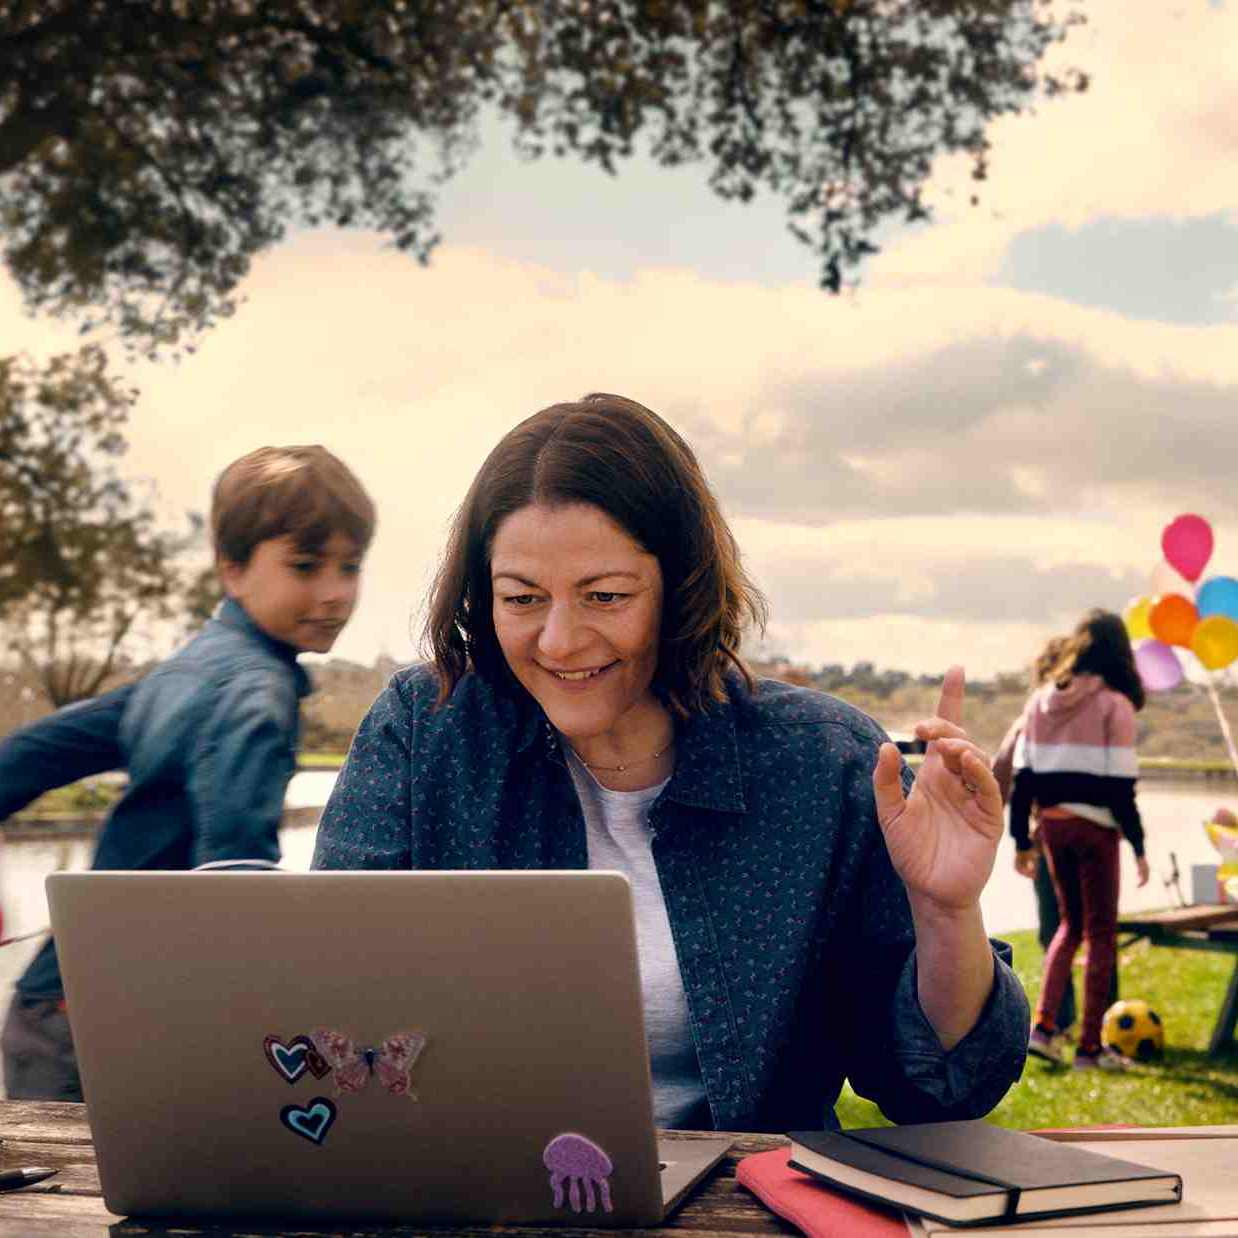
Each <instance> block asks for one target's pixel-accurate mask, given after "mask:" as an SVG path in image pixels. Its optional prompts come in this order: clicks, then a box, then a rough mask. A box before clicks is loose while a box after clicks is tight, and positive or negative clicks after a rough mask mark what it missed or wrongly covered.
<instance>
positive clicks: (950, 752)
mask: <svg viewBox="0 0 1238 1238" xmlns="http://www.w3.org/2000/svg"><path fill="white" fill-rule="evenodd" d="M933 748H934V750H935V751H936V753H937V755H938V756H939V757H940V758H941V760H942V763H943V764H944V765H945V767H946V768H947V769H948V770H949V771H950V772H951V773H952V774H958V773H961V772H962V762H963V757H964V755H965V754H966V753H969V752H970V753H971V754H972V755H973V756H974V757H975V758H976V760H977V761H978V762H979V763H980V764H981V765H982V766H983V767H984V771H985V772H986V773H987V774H989V775H990V777H991V776H992V770H991V768H990V765H989V758H988V756H987V755H986V754H985V752H984V751H983V750H982V749H980V748H979V747H977V746H976V745H975V744H973V743H972V741H971V740H970V739H938V740H936V741H935V742H934V744H933ZM995 781H996V780H995Z"/></svg>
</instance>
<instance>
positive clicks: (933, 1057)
mask: <svg viewBox="0 0 1238 1238" xmlns="http://www.w3.org/2000/svg"><path fill="white" fill-rule="evenodd" d="M989 940H990V944H991V945H992V947H993V988H992V989H991V990H990V992H989V998H988V1001H987V1002H986V1003H985V1005H984V1009H983V1010H982V1011H981V1012H980V1017H979V1019H977V1020H976V1023H975V1026H974V1027H973V1028H972V1029H971V1031H970V1032H968V1033H967V1035H966V1036H964V1037H963V1039H962V1040H960V1041H959V1043H958V1044H957V1045H955V1046H954V1048H953V1049H951V1050H949V1051H948V1052H947V1051H946V1050H945V1049H943V1048H942V1046H941V1041H940V1040H938V1038H937V1033H936V1032H935V1031H934V1030H933V1026H932V1024H931V1023H929V1021H928V1019H927V1018H926V1016H925V1014H924V1011H923V1010H921V1009H920V1001H919V998H918V997H917V989H916V958H915V952H914V951H913V952H912V955H911V957H910V958H909V959H908V960H907V963H906V965H905V967H904V968H903V972H902V975H901V976H900V977H899V981H898V986H897V988H896V989H895V991H894V1002H893V1012H892V1013H893V1036H892V1043H893V1052H894V1060H895V1062H896V1063H897V1064H898V1068H899V1072H900V1074H901V1075H902V1078H903V1080H904V1086H903V1088H902V1089H901V1091H902V1096H901V1097H900V1098H899V1100H898V1101H897V1102H896V1103H895V1104H894V1108H895V1112H893V1113H892V1112H890V1111H889V1110H888V1109H887V1108H886V1106H885V1105H883V1106H882V1109H883V1111H884V1112H885V1113H886V1116H887V1117H889V1118H891V1119H892V1120H894V1121H898V1122H936V1121H945V1120H948V1119H953V1118H979V1117H983V1116H984V1115H985V1114H986V1113H988V1112H989V1111H990V1110H992V1109H993V1107H994V1106H995V1105H997V1103H998V1102H999V1101H1000V1100H1001V1099H1002V1097H1003V1096H1005V1095H1006V1092H1007V1091H1008V1090H1009V1089H1010V1086H1011V1085H1012V1084H1013V1083H1015V1082H1016V1081H1017V1080H1018V1078H1019V1076H1020V1075H1021V1074H1022V1073H1023V1064H1024V1062H1025V1061H1026V1059H1027V1029H1028V1026H1029V1020H1030V1012H1029V1009H1028V1004H1027V995H1026V994H1025V993H1024V992H1023V986H1022V985H1021V984H1020V983H1019V980H1018V977H1017V976H1016V975H1015V974H1014V972H1013V971H1012V970H1011V968H1010V960H1011V951H1010V947H1009V946H1008V945H1007V944H1006V943H1005V942H1004V941H996V940H994V939H992V938H990V939H989Z"/></svg>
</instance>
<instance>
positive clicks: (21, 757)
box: [0, 684, 133, 821]
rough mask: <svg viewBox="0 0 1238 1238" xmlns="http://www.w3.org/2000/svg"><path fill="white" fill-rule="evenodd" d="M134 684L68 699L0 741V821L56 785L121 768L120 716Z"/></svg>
mask: <svg viewBox="0 0 1238 1238" xmlns="http://www.w3.org/2000/svg"><path fill="white" fill-rule="evenodd" d="M132 692H133V684H126V685H125V686H124V687H123V688H114V689H113V690H112V691H111V692H105V693H103V695H102V696H95V697H91V699H90V700H88V701H78V702H77V704H75V705H66V706H65V707H64V708H63V709H58V710H57V711H56V712H55V713H54V714H49V715H48V716H47V717H46V718H40V719H39V720H38V722H32V723H31V724H30V725H29V726H24V727H22V728H21V729H20V730H17V731H13V732H12V734H10V735H6V736H5V738H4V740H3V742H0V821H3V820H4V819H5V818H6V817H11V816H12V815H13V814H14V813H15V812H20V811H21V810H22V809H23V808H25V807H26V805H27V804H29V803H30V802H31V801H32V800H36V799H38V798H39V796H40V795H42V794H43V793H44V792H45V791H50V790H52V789H53V788H54V787H63V786H67V785H68V784H69V783H71V782H76V781H77V780H78V779H79V778H89V777H90V776H91V775H92V774H102V773H103V772H104V771H105V770H110V769H120V768H121V766H123V765H124V763H125V756H124V753H123V752H121V750H120V720H121V717H122V716H123V715H124V712H125V706H126V705H127V704H128V703H129V697H130V695H131V694H132Z"/></svg>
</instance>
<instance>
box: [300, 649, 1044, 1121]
mask: <svg viewBox="0 0 1238 1238" xmlns="http://www.w3.org/2000/svg"><path fill="white" fill-rule="evenodd" d="M437 690H438V688H437V682H436V681H435V678H434V675H433V673H432V672H431V671H430V669H429V668H427V667H413V668H410V669H407V670H404V671H401V672H400V673H399V674H397V675H396V676H395V677H394V678H393V679H392V681H391V683H390V684H389V685H388V687H387V688H386V690H385V691H384V692H383V694H382V695H381V696H380V697H379V698H378V700H377V701H376V702H375V704H374V706H373V707H372V708H371V710H370V712H369V714H368V716H367V717H366V718H365V720H364V721H363V722H362V724H361V727H360V728H359V730H358V731H357V734H356V736H355V738H354V740H353V745H352V749H351V751H350V753H349V756H348V761H347V764H346V765H345V767H344V769H343V771H342V773H341V775H340V778H339V780H338V782H337V783H336V786H335V790H334V793H333V794H332V796H331V799H330V802H329V803H328V805H327V808H326V811H325V813H324V815H323V818H322V821H321V823H320V826H319V831H318V840H317V849H316V851H315V854H314V867H315V868H372V869H406V868H426V869H447V868H471V869H477V868H585V867H587V856H586V846H585V828H584V820H583V817H582V813H581V808H580V803H579V801H578V799H577V796H576V791H575V788H574V787H573V785H572V781H571V777H570V775H569V772H568V770H567V768H566V767H565V765H564V763H563V759H562V755H561V753H560V750H559V746H558V741H557V739H556V738H555V736H554V733H553V732H552V731H551V729H550V727H549V724H548V722H547V721H546V718H545V715H544V714H543V713H542V712H541V710H540V709H539V708H538V707H537V706H536V705H535V704H534V702H533V701H532V698H531V697H528V696H527V694H524V693H523V692H519V694H518V695H517V694H515V693H508V692H506V691H496V690H494V689H493V688H491V687H490V686H488V685H487V684H486V683H484V682H483V681H482V680H481V679H479V678H478V677H477V676H476V675H472V674H470V675H466V676H465V678H464V679H463V680H461V682H460V683H459V684H458V685H457V687H456V689H455V691H454V692H453V694H452V696H451V697H450V699H449V700H448V702H447V704H446V705H445V706H443V707H442V708H441V709H435V708H434V707H433V702H434V700H435V697H436V693H437ZM728 692H729V700H728V702H727V703H726V704H725V705H720V706H717V707H715V708H712V709H711V710H710V711H709V712H707V713H702V714H694V715H693V716H692V717H691V718H690V719H689V720H688V721H686V722H680V723H678V724H677V730H676V739H675V745H676V747H675V751H676V762H675V771H674V774H673V775H672V777H671V780H670V782H669V783H668V784H667V786H666V788H665V789H664V790H663V791H662V793H661V794H660V795H659V797H658V799H657V801H656V802H655V803H654V806H653V809H652V813H651V828H652V831H653V838H652V842H653V856H654V861H655V863H656V866H657V870H658V877H659V880H660V883H661V886H662V893H663V895H664V897H665V899H666V907H667V912H668V914H669V917H670V923H671V929H672V932H673V935H674V939H675V947H676V953H677V955H678V959H679V966H680V971H681V973H682V976H683V983H684V989H685V992H686V994H687V999H688V1007H689V1012H690V1016H691V1028H692V1035H693V1038H694V1040H695V1043H696V1049H697V1056H698V1059H699V1061H700V1066H701V1074H702V1077H703V1079H704V1082H705V1087H706V1091H707V1094H708V1099H709V1105H710V1112H711V1117H712V1120H713V1124H714V1126H715V1128H716V1129H719V1130H748V1131H760V1130H769V1131H786V1130H795V1129H809V1128H820V1127H822V1126H834V1127H836V1126H837V1124H838V1123H837V1120H836V1118H835V1116H834V1112H833V1105H834V1103H835V1101H836V1100H837V1097H838V1093H839V1089H840V1087H841V1084H842V1081H843V1079H844V1077H845V1078H848V1079H850V1081H851V1084H852V1086H853V1087H854V1088H855V1090H856V1091H857V1092H859V1093H860V1094H862V1095H864V1096H868V1097H870V1098H871V1099H873V1100H874V1101H876V1102H877V1104H879V1105H880V1106H881V1109H882V1110H883V1111H884V1112H885V1114H886V1115H887V1116H888V1117H890V1118H891V1119H892V1120H894V1121H898V1122H922V1121H937V1120H944V1119H950V1118H964V1117H978V1116H980V1115H982V1114H985V1113H987V1112H988V1111H989V1110H990V1109H992V1108H993V1106H994V1105H995V1104H997V1102H998V1101H999V1100H1000V1099H1001V1098H1002V1096H1003V1095H1004V1094H1005V1092H1006V1090H1007V1089H1008V1088H1009V1086H1010V1084H1011V1083H1013V1082H1014V1080H1016V1079H1017V1078H1018V1077H1019V1074H1020V1072H1021V1070H1022V1068H1023V1063H1024V1060H1025V1055H1026V1050H1027V1029H1028V1021H1029V1015H1028V1007H1027V999H1026V997H1025V996H1024V994H1023V990H1022V988H1021V987H1020V985H1019V982H1018V980H1017V979H1016V978H1015V976H1014V974H1013V973H1012V972H1011V970H1010V968H1009V966H1008V965H1007V964H1008V962H1009V959H1010V950H1009V947H1008V946H1006V945H1005V944H1004V943H994V945H995V950H994V960H993V977H994V983H993V990H992V994H991V996H990V998H989V1001H988V1003H987V1005H986V1007H985V1009H984V1011H983V1013H982V1014H981V1016H980V1019H979V1021H978V1022H977V1024H976V1026H975V1027H974V1028H973V1029H972V1031H971V1032H970V1033H969V1034H968V1035H967V1036H966V1037H965V1038H964V1039H963V1040H962V1041H961V1042H960V1043H959V1044H958V1045H957V1046H955V1048H954V1049H952V1050H951V1051H950V1052H948V1053H947V1052H945V1051H944V1050H943V1049H942V1047H941V1044H940V1042H939V1041H938V1039H937V1036H936V1034H935V1033H934V1031H933V1029H932V1027H931V1026H930V1025H929V1023H928V1021H927V1019H926V1018H925V1016H924V1014H923V1012H922V1011H921V1009H920V1004H919V1001H918V999H917V996H916V968H915V953H914V932H913V929H912V923H911V914H910V909H909V907H908V903H907V898H906V894H905V891H904V888H903V885H902V883H901V881H900V880H899V878H898V876H897V875H896V874H895V872H894V869H893V867H892V866H891V864H890V860H889V856H888V853H887V851H886V847H885V842H884V839H883V837H882V835H881V830H880V827H879V826H878V824H877V822H876V819H875V815H874V807H873V794H872V781H871V779H872V770H873V766H874V764H875V762H876V759H877V749H878V746H879V745H880V743H881V741H882V740H883V739H884V738H885V736H884V734H883V733H882V731H881V730H880V728H879V727H878V726H877V725H876V724H875V723H874V722H872V721H871V720H870V719H869V718H867V717H866V716H865V715H864V714H862V713H860V712H859V711H858V710H855V709H853V708H851V707H850V706H848V705H845V704H843V703H842V702H840V701H837V700H835V699H833V698H832V697H829V696H826V695H825V694H824V693H819V692H813V691H809V690H806V689H802V688H794V687H791V686H789V685H786V684H782V683H777V682H773V681H769V680H763V681H761V682H760V684H759V686H758V689H757V691H756V692H755V693H754V694H751V695H750V694H749V693H748V692H747V690H746V689H745V688H744V686H743V684H742V681H740V680H739V679H738V677H734V678H732V679H731V681H730V682H729V684H728ZM905 779H906V781H907V783H908V784H909V783H910V781H911V776H910V773H909V772H906V771H905ZM549 914H552V913H549ZM564 931H570V926H567V925H565V926H564ZM605 967H606V960H605V959H599V960H598V968H599V969H601V970H602V971H604V970H605Z"/></svg>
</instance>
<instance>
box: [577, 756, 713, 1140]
mask: <svg viewBox="0 0 1238 1238" xmlns="http://www.w3.org/2000/svg"><path fill="white" fill-rule="evenodd" d="M563 748H564V755H565V756H566V758H567V764H568V769H569V770H570V771H571V774H572V781H573V783H575V785H576V794H577V795H578V796H579V797H580V806H581V809H582V810H583V812H584V817H585V837H586V840H587V844H588V849H589V867H590V868H591V869H601V868H605V869H613V870H617V871H619V872H621V873H624V874H626V875H627V878H628V880H629V881H630V882H631V883H632V903H633V910H634V912H635V916H636V949H637V954H638V956H639V958H640V973H641V994H642V1000H643V1002H644V1007H645V1031H646V1033H647V1035H648V1038H649V1066H650V1072H651V1074H652V1075H653V1112H654V1123H655V1125H657V1126H658V1127H660V1128H662V1129H665V1130H675V1129H678V1130H702V1129H706V1130H707V1129H709V1128H710V1126H711V1124H712V1123H711V1119H710V1116H709V1104H708V1101H707V1100H706V1098H705V1085H704V1083H703V1082H702V1080H701V1068H700V1064H699V1062H698V1061H697V1057H696V1046H695V1045H694V1043H693V1040H692V1028H691V1022H690V1016H689V1013H688V1000H687V998H686V996H685V995H684V990H683V979H682V977H681V976H680V974H679V960H678V958H677V957H676V955H675V940H674V938H673V937H672V935H671V924H670V920H669V918H668V917H667V914H666V900H665V899H664V898H663V897H662V886H661V884H660V882H659V881H658V872H657V869H656V868H655V867H654V862H653V849H652V846H651V844H650V831H649V810H650V808H651V807H652V806H653V802H654V800H656V799H657V798H658V795H659V793H660V792H661V790H662V788H663V787H665V786H666V783H667V782H669V781H670V780H669V779H667V780H665V781H663V782H660V783H658V784H657V785H656V786H652V787H646V788H645V789H644V790H641V791H612V790H610V789H609V788H607V787H604V786H602V784H601V783H600V782H598V780H597V779H596V778H595V777H594V776H593V775H592V774H591V773H590V772H589V770H588V769H586V768H585V765H584V763H583V762H582V761H581V760H580V758H579V757H578V756H577V755H576V754H575V753H574V752H573V751H572V750H571V748H569V747H568V746H567V745H566V744H564V745H563Z"/></svg>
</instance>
